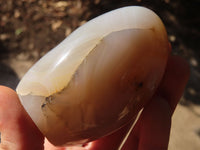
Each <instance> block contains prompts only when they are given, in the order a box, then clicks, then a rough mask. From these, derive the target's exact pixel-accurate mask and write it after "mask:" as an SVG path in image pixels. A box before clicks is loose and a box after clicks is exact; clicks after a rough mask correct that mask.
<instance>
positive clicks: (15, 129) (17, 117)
mask: <svg viewBox="0 0 200 150" xmlns="http://www.w3.org/2000/svg"><path fill="white" fill-rule="evenodd" d="M0 132H1V136H2V137H1V144H0V148H1V149H6V150H27V149H28V150H36V149H37V150H42V149H43V142H44V138H43V135H42V134H41V133H40V131H39V130H38V129H37V127H36V126H35V124H34V123H33V121H32V120H31V118H30V117H29V116H28V115H27V113H26V112H25V110H24V109H23V107H22V105H21V103H20V101H19V99H18V96H17V95H16V93H15V91H13V90H11V89H9V88H7V87H3V86H0Z"/></svg>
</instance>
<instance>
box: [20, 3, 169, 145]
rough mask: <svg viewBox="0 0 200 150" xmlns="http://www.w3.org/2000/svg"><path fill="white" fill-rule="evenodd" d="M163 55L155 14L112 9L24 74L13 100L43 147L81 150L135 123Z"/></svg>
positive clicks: (164, 39)
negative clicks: (38, 133) (38, 132)
mask: <svg viewBox="0 0 200 150" xmlns="http://www.w3.org/2000/svg"><path fill="white" fill-rule="evenodd" d="M168 53H169V47H168V40H167V34H166V31H165V28H164V26H163V24H162V22H161V20H160V19H159V17H158V16H157V15H155V13H153V12H152V11H150V10H148V9H146V8H143V7H125V8H121V9H117V10H114V11H112V12H109V13H107V14H104V15H102V16H100V17H97V18H95V19H93V20H91V21H90V22H88V23H86V24H85V25H83V26H82V27H80V28H79V29H77V30H76V31H74V32H73V33H72V34H71V35H70V36H69V37H68V38H66V39H65V40H64V41H63V42H62V43H61V44H60V45H58V46H57V47H55V48H54V49H53V50H52V51H50V52H49V53H48V54H47V55H46V56H44V57H43V58H42V59H41V60H40V61H38V63H36V64H35V65H34V66H33V67H32V68H31V69H30V70H29V71H28V72H27V74H26V75H25V76H24V78H23V79H22V80H21V82H20V83H19V85H18V87H17V92H18V95H19V97H20V100H21V102H22V104H23V106H24V107H25V109H26V111H27V112H28V113H29V115H30V116H31V118H32V119H33V121H34V122H35V123H36V125H37V126H38V128H39V129H40V130H41V131H42V133H43V134H44V135H45V136H46V137H47V138H48V140H49V141H50V142H52V143H53V144H54V145H74V144H80V143H85V142H88V141H91V140H95V139H97V138H99V137H102V136H104V135H107V134H109V133H111V132H113V131H114V130H116V129H118V128H120V127H121V126H122V125H124V124H126V123H127V122H128V121H129V120H130V119H131V118H133V117H134V116H135V115H137V113H138V111H139V110H140V109H141V108H142V107H143V106H144V104H145V103H146V102H147V101H148V99H149V98H150V97H151V96H152V95H153V94H154V92H155V90H156V88H157V87H158V84H159V82H160V80H161V78H162V76H163V73H164V70H165V65H166V62H167V58H168Z"/></svg>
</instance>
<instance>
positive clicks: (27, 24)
mask: <svg viewBox="0 0 200 150" xmlns="http://www.w3.org/2000/svg"><path fill="white" fill-rule="evenodd" d="M130 5H139V6H145V7H147V8H150V9H152V10H153V11H154V12H156V13H157V14H158V16H160V18H161V19H162V20H163V22H164V24H165V26H166V29H167V32H168V37H169V41H170V42H171V44H172V49H173V52H172V53H173V54H174V55H180V56H182V57H184V58H185V59H186V60H187V61H188V63H189V65H190V68H191V76H190V80H189V82H188V85H187V87H186V89H185V93H184V95H183V96H182V98H181V101H180V103H179V105H178V107H177V109H176V111H175V114H174V116H173V120H172V131H171V136H170V143H169V150H197V149H200V17H199V15H200V0H190V1H188V0H173V1H172V0H154V1H148V0H66V1H59V0H48V1H47V0H17V1H16V0H0V84H1V85H6V86H9V87H11V88H13V89H15V88H16V85H17V83H18V82H19V80H20V79H21V78H22V76H23V75H24V73H25V72H26V71H27V70H28V69H29V68H30V67H31V66H32V65H33V63H35V62H36V61H37V60H38V59H39V58H40V57H42V56H43V55H44V54H45V53H47V52H48V51H49V50H50V49H51V48H53V47H54V46H55V45H57V44H58V43H60V42H61V41H62V40H63V39H64V38H65V37H67V36H68V35H69V34H70V33H71V32H72V31H73V30H75V29H76V28H77V27H79V26H80V25H82V24H84V23H85V22H87V21H88V20H90V19H92V18H94V17H96V16H98V15H100V14H103V13H105V12H108V11H110V10H113V9H116V8H120V7H124V6H130ZM152 136H153V135H152Z"/></svg>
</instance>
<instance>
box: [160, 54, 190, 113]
mask: <svg viewBox="0 0 200 150" xmlns="http://www.w3.org/2000/svg"><path fill="white" fill-rule="evenodd" d="M189 75H190V68H189V65H188V63H187V62H186V61H185V60H184V59H183V58H181V57H179V56H171V57H170V58H169V61H168V65H167V69H166V72H165V75H164V77H163V80H162V82H161V84H160V87H159V91H158V92H159V94H161V96H162V97H165V99H166V100H167V101H168V103H169V105H170V107H171V110H172V113H173V112H174V110H175V108H176V105H177V103H178V102H179V100H180V98H181V96H182V94H183V92H184V89H185V86H186V84H187V82H188V79H189Z"/></svg>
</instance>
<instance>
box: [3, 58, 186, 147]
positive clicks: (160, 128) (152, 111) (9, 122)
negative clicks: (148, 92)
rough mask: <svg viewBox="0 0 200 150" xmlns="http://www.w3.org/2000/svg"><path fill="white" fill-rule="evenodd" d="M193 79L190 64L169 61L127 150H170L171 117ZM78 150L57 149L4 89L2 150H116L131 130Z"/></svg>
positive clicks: (127, 126)
mask: <svg viewBox="0 0 200 150" xmlns="http://www.w3.org/2000/svg"><path fill="white" fill-rule="evenodd" d="M188 78H189V67H188V65H187V63H186V62H185V61H184V60H183V59H182V58H180V57H178V56H171V57H170V58H169V60H168V65H167V68H166V72H165V75H164V77H163V80H162V82H161V84H160V86H159V88H158V90H157V92H156V93H155V95H154V96H153V97H152V99H151V100H149V102H148V104H147V105H146V106H145V107H144V110H143V112H142V114H141V116H140V118H139V120H138V121H137V123H136V125H135V127H134V128H133V130H132V131H131V133H130V136H129V137H128V139H127V141H126V142H125V144H124V146H123V148H122V149H123V150H133V149H135V150H154V149H156V150H167V147H168V142H169V134H170V127H171V116H172V114H173V112H174V110H175V108H176V105H177V103H178V101H179V99H180V97H181V95H182V93H183V91H184V88H185V85H186V83H187V80H188ZM129 127H130V126H129V125H126V126H124V127H123V128H121V129H120V130H118V131H117V132H115V133H113V134H111V135H109V136H106V137H103V138H101V139H99V140H96V141H94V142H91V143H89V144H88V146H85V147H82V148H81V147H77V148H64V147H62V148H56V147H54V146H53V145H51V144H50V143H49V142H48V141H47V140H45V142H44V136H43V135H42V133H41V132H40V131H39V130H38V128H37V127H36V126H35V124H34V123H33V121H32V120H31V118H30V117H29V116H28V115H27V113H26V112H25V110H24V109H23V106H22V105H21V103H20V101H19V99H18V96H17V94H16V93H15V91H13V90H11V89H9V88H7V87H3V86H0V132H1V136H2V137H1V140H2V141H1V144H0V149H2V150H5V149H6V150H43V149H45V150H64V149H68V150H70V149H76V150H115V149H117V147H118V146H119V143H120V142H121V140H122V138H123V136H122V135H123V134H124V133H125V132H126V131H127V129H128V128H129Z"/></svg>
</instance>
